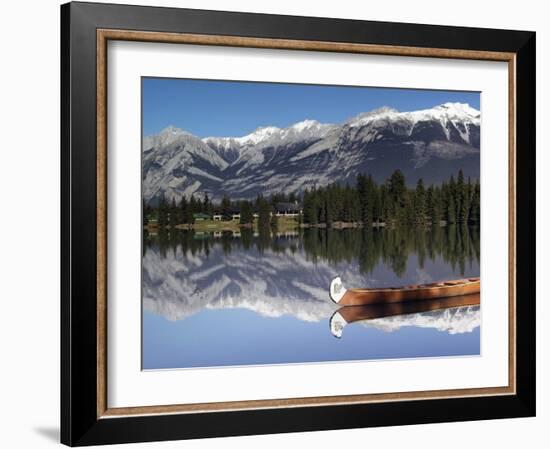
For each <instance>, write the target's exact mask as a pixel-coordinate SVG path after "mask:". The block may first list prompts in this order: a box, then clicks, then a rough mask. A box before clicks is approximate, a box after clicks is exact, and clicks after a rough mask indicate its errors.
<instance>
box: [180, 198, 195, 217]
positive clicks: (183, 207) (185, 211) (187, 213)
mask: <svg viewBox="0 0 550 449" xmlns="http://www.w3.org/2000/svg"><path fill="white" fill-rule="evenodd" d="M179 209H180V214H181V221H182V223H191V222H192V218H193V215H192V214H191V210H190V208H189V204H188V203H187V199H186V198H185V195H182V197H181V200H180V205H179Z"/></svg>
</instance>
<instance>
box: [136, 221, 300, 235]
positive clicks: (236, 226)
mask: <svg viewBox="0 0 550 449" xmlns="http://www.w3.org/2000/svg"><path fill="white" fill-rule="evenodd" d="M243 227H250V228H252V229H254V230H255V231H257V230H258V221H257V220H254V223H252V224H248V225H242V224H240V223H239V220H228V221H222V220H197V221H195V223H193V224H190V225H189V224H179V225H176V229H182V230H186V229H193V230H195V231H197V232H217V231H231V232H238V231H240V230H241V228H243ZM298 227H299V224H298V220H296V219H295V218H292V217H277V231H279V232H285V231H290V230H294V229H297V228H298ZM145 229H148V230H150V231H153V230H158V226H150V225H149V226H145Z"/></svg>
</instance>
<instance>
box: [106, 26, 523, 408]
mask: <svg viewBox="0 0 550 449" xmlns="http://www.w3.org/2000/svg"><path fill="white" fill-rule="evenodd" d="M96 36H97V354H98V358H97V417H98V418H114V417H120V416H134V415H154V414H170V413H200V412H215V411H228V410H244V409H249V410H251V409H265V408H287V407H301V406H325V405H345V404H353V403H375V402H389V401H404V400H421V399H444V398H457V397H480V396H497V395H514V394H516V376H515V373H516V325H515V323H516V288H515V286H516V254H515V243H516V166H515V163H516V136H515V129H516V77H515V73H516V55H515V53H505V52H493V51H475V50H457V49H442V48H422V47H403V46H388V45H371V44H355V43H336V42H322V41H300V40H287V39H265V38H248V37H237V36H221V35H201V34H180V33H158V32H147V31H128V30H116V29H98V30H97V32H96ZM109 40H120V41H141V42H157V43H179V44H188V45H214V46H231V47H249V48H269V49H285V50H302V51H326V52H342V53H362V54H377V55H393V56H409V57H410V56H413V57H428V58H449V59H475V60H486V61H501V62H507V63H508V74H509V77H508V89H509V107H508V130H509V131H508V133H509V137H508V138H509V144H508V157H509V159H508V161H509V162H508V172H509V188H508V190H509V191H508V206H509V220H508V231H509V239H508V254H509V262H508V263H509V267H508V270H509V278H508V279H509V281H508V286H509V299H508V309H509V313H508V335H509V337H508V338H509V341H508V385H507V386H505V387H487V388H468V389H452V390H432V391H420V392H396V393H379V394H359V395H345V396H322V397H303V398H287V399H269V400H250V401H231V402H213V403H201V404H176V405H156V406H139V407H120V408H108V406H107V358H106V352H107V289H106V285H107V42H108V41H109Z"/></svg>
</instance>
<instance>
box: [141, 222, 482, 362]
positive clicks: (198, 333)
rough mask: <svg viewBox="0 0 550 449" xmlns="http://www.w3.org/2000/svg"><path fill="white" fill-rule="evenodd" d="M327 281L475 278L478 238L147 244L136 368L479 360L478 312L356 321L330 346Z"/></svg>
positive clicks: (438, 231)
mask: <svg viewBox="0 0 550 449" xmlns="http://www.w3.org/2000/svg"><path fill="white" fill-rule="evenodd" d="M336 275H340V276H341V277H342V279H345V283H346V285H347V286H349V287H385V286H397V285H407V284H413V283H426V282H432V281H437V280H440V279H448V278H454V277H465V276H478V275H479V232H478V230H477V229H472V228H456V227H453V226H450V227H446V228H445V227H443V228H441V227H436V228H431V229H427V230H417V229H407V230H383V229H382V230H364V229H345V230H326V229H305V230H300V231H298V232H289V233H287V234H286V235H285V234H281V235H279V236H273V235H270V233H260V234H256V235H254V233H253V232H252V231H251V230H248V229H243V230H242V231H241V233H240V234H239V235H238V236H235V235H233V234H232V233H230V232H224V233H218V234H217V235H214V234H198V233H194V232H193V231H175V232H170V233H168V232H164V233H161V234H159V235H145V236H144V242H143V268H142V295H143V309H144V320H143V365H144V368H183V367H193V366H222V365H223V366H227V365H239V364H260V363H291V362H315V361H335V360H358V359H369V358H391V357H418V356H431V355H438V356H440V355H472V354H479V326H480V309H479V306H476V305H467V306H463V307H453V308H444V309H440V310H427V311H421V312H418V313H411V311H409V313H405V314H401V315H391V316H387V317H384V316H381V317H378V318H374V319H368V320H363V321H360V323H357V324H360V325H353V326H349V328H348V329H346V332H345V335H344V336H343V338H342V339H340V340H338V339H334V337H333V336H332V335H331V333H330V329H329V320H330V319H331V317H332V316H333V315H334V314H335V312H336V311H337V310H338V306H336V305H335V304H334V303H332V302H331V301H330V299H329V297H328V284H329V282H330V279H332V278H333V277H334V276H336ZM274 318H277V320H274ZM373 333H376V337H373V335H374V334H373ZM411 333H413V334H415V337H411V335H410V334H411ZM214 334H216V335H217V336H214ZM405 334H406V335H405ZM428 334H429V335H428ZM191 335H192V336H193V338H194V339H196V342H193V344H191V343H190V340H189V337H190V336H191ZM292 335H294V342H293V343H290V345H289V346H288V345H287V346H288V347H287V346H285V343H284V340H286V339H287V337H288V338H290V336H292ZM285 336H286V337H285ZM329 338H330V340H329ZM297 339H298V340H299V341H296V340H297ZM251 341H252V342H256V345H251ZM373 341H376V343H377V345H378V346H377V349H376V350H375V351H374V352H373V348H372V346H371V344H372V342H373ZM199 346H200V350H199ZM221 348H225V352H223V353H222V352H220V351H221ZM384 348H385V349H384ZM228 351H229V352H230V354H228Z"/></svg>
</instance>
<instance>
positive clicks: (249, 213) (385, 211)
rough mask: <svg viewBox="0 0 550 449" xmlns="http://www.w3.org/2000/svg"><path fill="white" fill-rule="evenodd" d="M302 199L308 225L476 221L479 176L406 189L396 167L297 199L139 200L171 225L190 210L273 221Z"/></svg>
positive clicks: (190, 215) (187, 218) (147, 213)
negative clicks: (381, 178) (380, 178)
mask: <svg viewBox="0 0 550 449" xmlns="http://www.w3.org/2000/svg"><path fill="white" fill-rule="evenodd" d="M295 201H297V202H301V204H302V209H303V212H302V216H300V217H299V221H300V222H302V221H303V223H305V224H307V225H310V226H317V225H326V226H328V227H330V226H331V225H332V224H333V223H335V222H344V223H362V224H363V225H365V226H369V225H372V224H373V223H374V224H377V223H385V224H387V225H390V226H391V225H403V224H405V225H428V224H439V223H440V222H441V221H445V222H446V223H447V224H459V225H476V224H479V220H480V187H479V181H477V180H476V181H475V182H471V181H470V179H468V180H467V181H465V179H464V174H463V172H462V170H459V171H458V174H457V177H456V180H455V177H454V176H453V175H451V177H450V178H449V180H448V181H447V182H443V183H442V184H441V185H430V186H429V187H426V186H425V185H424V182H423V180H422V178H420V179H419V180H418V182H417V185H416V188H413V189H411V188H408V187H407V185H406V181H405V176H404V175H403V173H402V172H401V171H400V170H396V171H394V172H393V174H392V175H391V176H390V177H389V178H388V179H387V180H386V182H385V183H382V184H378V183H376V182H375V181H374V180H373V179H372V177H371V175H363V174H361V175H359V176H357V181H356V185H355V187H351V186H349V185H346V186H342V185H340V184H337V183H334V184H330V185H329V186H327V187H321V188H318V189H312V190H306V191H305V192H304V194H303V197H302V198H299V197H298V196H296V195H295V194H294V193H291V194H289V195H286V194H284V193H277V194H274V195H272V196H270V197H263V196H262V195H258V197H257V198H256V199H255V201H245V200H242V201H231V200H230V199H229V198H228V197H227V196H225V197H224V198H223V199H222V200H221V202H220V203H213V202H212V201H211V200H210V198H209V197H208V194H206V195H205V197H204V199H203V200H202V201H201V200H200V199H196V198H195V197H194V196H191V198H190V199H189V200H188V199H186V198H185V197H182V198H181V200H180V202H179V203H177V204H176V202H175V200H174V199H172V200H171V201H170V202H169V201H168V200H167V199H166V198H165V197H164V196H161V198H160V200H159V202H158V205H157V206H156V207H152V206H150V205H148V204H147V203H146V202H145V201H144V203H143V221H144V223H143V224H144V225H146V224H147V223H148V220H149V218H151V217H155V218H156V219H157V221H158V225H159V226H161V227H165V226H170V227H174V226H176V225H178V224H182V223H186V224H190V223H193V221H194V216H195V214H205V215H208V216H210V217H211V216H212V215H213V214H220V215H221V216H222V217H223V219H227V220H229V219H231V216H232V214H234V213H238V214H240V224H243V225H246V224H251V223H252V222H253V221H254V214H258V225H259V226H260V227H262V226H265V227H268V226H270V225H272V226H273V225H274V223H273V218H272V212H273V211H274V208H275V205H276V204H277V203H281V202H289V203H294V202H295Z"/></svg>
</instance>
